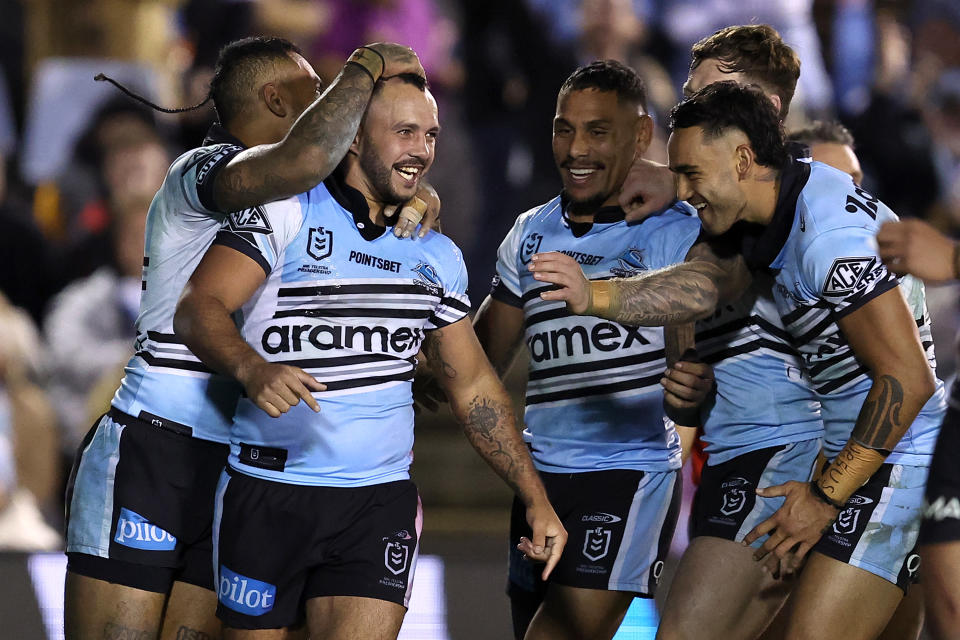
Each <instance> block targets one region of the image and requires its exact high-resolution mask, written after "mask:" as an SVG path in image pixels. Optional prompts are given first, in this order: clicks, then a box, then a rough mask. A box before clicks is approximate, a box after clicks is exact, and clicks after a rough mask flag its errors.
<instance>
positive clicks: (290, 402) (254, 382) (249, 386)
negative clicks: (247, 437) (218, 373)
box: [240, 362, 327, 418]
mask: <svg viewBox="0 0 960 640" xmlns="http://www.w3.org/2000/svg"><path fill="white" fill-rule="evenodd" d="M240 383H241V384H243V387H244V389H246V391H247V396H248V397H249V398H250V399H251V400H253V402H254V403H255V404H256V405H257V406H258V407H260V408H261V409H263V410H264V411H266V412H267V413H268V414H269V415H270V417H271V418H279V417H280V414H282V413H286V412H287V411H289V410H290V409H291V407H294V406H296V405H297V404H298V403H299V402H300V400H303V401H304V402H306V403H307V406H309V407H310V408H311V409H313V410H314V411H315V412H317V413H319V412H320V405H319V404H317V400H316V398H314V397H313V395H312V394H311V393H310V392H311V391H324V390H326V388H327V385H325V384H323V383H321V382H319V381H318V380H317V379H316V378H314V377H313V376H311V375H310V374H309V373H307V372H306V371H304V370H303V369H299V368H297V367H291V366H288V365H284V364H275V363H272V362H260V363H257V364H255V365H253V366H252V367H250V369H249V370H248V372H247V373H246V374H245V375H244V376H243V378H242V379H241V380H240Z"/></svg>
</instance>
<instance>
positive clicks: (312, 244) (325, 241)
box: [307, 227, 333, 260]
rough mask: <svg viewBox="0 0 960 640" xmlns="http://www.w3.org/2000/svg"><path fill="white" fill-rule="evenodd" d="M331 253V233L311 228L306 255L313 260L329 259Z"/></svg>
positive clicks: (322, 229) (321, 228)
mask: <svg viewBox="0 0 960 640" xmlns="http://www.w3.org/2000/svg"><path fill="white" fill-rule="evenodd" d="M331 253H333V231H329V230H327V229H324V228H323V227H311V229H310V237H309V238H308V239H307V255H308V256H310V257H311V258H313V259H314V260H323V259H324V258H329V257H330V254H331Z"/></svg>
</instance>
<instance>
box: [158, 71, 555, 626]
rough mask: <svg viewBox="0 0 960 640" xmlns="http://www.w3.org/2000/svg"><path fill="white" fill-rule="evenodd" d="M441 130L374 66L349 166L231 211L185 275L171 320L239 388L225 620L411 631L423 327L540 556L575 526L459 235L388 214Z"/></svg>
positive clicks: (401, 81) (223, 586)
mask: <svg viewBox="0 0 960 640" xmlns="http://www.w3.org/2000/svg"><path fill="white" fill-rule="evenodd" d="M438 131H439V124H438V120H437V105H436V102H435V101H434V99H433V97H432V95H431V94H430V92H429V91H427V90H426V88H425V82H424V81H423V79H422V78H421V77H420V76H417V75H401V76H398V77H396V78H392V79H390V80H387V81H383V82H381V83H380V84H378V85H377V89H376V90H375V92H374V97H373V99H372V100H371V102H370V106H369V107H368V109H367V112H366V115H365V116H364V119H363V122H362V124H361V126H360V130H359V133H358V134H357V136H356V139H355V140H354V141H353V143H352V144H351V146H350V149H349V152H348V154H347V156H346V158H345V159H344V161H343V163H342V165H341V166H340V168H339V169H338V171H337V172H336V173H334V174H333V175H332V176H331V177H330V178H328V179H327V180H326V181H324V182H323V183H322V184H321V185H319V186H317V187H316V188H314V189H312V190H310V191H309V192H307V193H305V194H302V195H300V196H298V197H296V198H291V199H288V200H286V201H283V202H278V203H274V204H272V205H270V206H269V207H267V208H266V210H265V215H264V217H263V218H262V219H260V220H258V221H257V224H256V226H255V227H254V226H253V225H246V226H242V225H241V224H240V223H241V222H242V219H241V218H240V217H239V215H237V214H235V215H233V216H231V221H230V222H228V223H226V224H225V226H224V228H223V231H222V232H221V233H220V234H219V235H218V236H217V239H216V240H215V241H214V243H213V245H212V247H211V248H210V250H209V251H208V252H207V254H206V256H205V257H204V258H203V260H202V261H201V263H200V264H199V266H198V267H197V270H196V271H195V273H194V274H193V275H192V276H191V278H190V281H189V283H188V285H187V288H186V289H185V290H184V295H183V298H182V299H181V301H180V303H179V306H178V310H177V315H176V318H175V326H176V329H177V332H178V334H180V335H182V336H183V337H184V340H185V342H186V343H187V344H188V345H189V346H190V347H191V348H192V349H193V351H194V352H195V353H197V354H198V355H199V356H200V358H201V360H203V361H204V362H206V363H207V364H208V365H209V366H211V367H212V368H213V369H214V370H217V371H220V372H222V373H225V374H228V375H230V376H232V377H234V378H236V379H237V380H238V381H240V382H241V383H242V384H243V386H244V388H245V390H246V394H245V396H244V397H242V398H241V400H240V402H239V404H238V407H237V413H236V416H235V418H234V423H233V426H232V428H231V440H230V442H231V452H230V457H229V466H228V469H227V470H226V471H225V472H224V474H223V476H222V477H221V481H220V485H219V489H218V492H217V507H216V516H215V532H214V537H215V544H216V553H217V556H216V569H217V574H218V582H217V584H218V588H219V591H218V595H219V605H218V609H217V612H218V615H219V616H220V617H221V619H222V620H223V621H224V623H225V636H226V637H227V638H237V637H244V638H247V637H249V638H259V637H264V638H266V637H278V636H277V633H278V632H277V631H276V630H277V629H283V628H285V627H289V626H290V625H294V624H297V623H298V621H300V620H301V619H302V618H304V617H305V618H306V621H307V627H308V629H309V633H310V636H311V637H315V638H330V639H334V638H342V639H344V640H346V639H350V640H364V639H387V638H395V637H396V636H397V634H398V633H399V630H400V625H401V623H402V621H403V616H404V614H405V611H406V609H405V607H406V605H407V602H408V599H409V596H410V589H411V585H412V582H413V574H414V568H415V564H416V558H417V552H418V548H419V539H420V532H421V522H422V518H421V512H420V503H419V498H418V494H417V490H416V487H415V486H414V485H413V483H412V482H411V481H410V479H409V473H408V468H409V465H410V462H411V459H412V451H411V450H412V446H413V407H412V396H411V384H410V381H411V380H412V379H413V375H414V368H415V365H416V360H415V357H416V354H417V352H418V350H419V349H420V346H421V343H422V344H423V348H424V351H425V352H427V354H428V357H429V361H430V362H431V364H432V365H433V367H434V375H435V376H436V378H437V380H438V381H439V383H440V384H441V386H442V387H443V389H444V391H445V392H446V394H447V396H448V397H449V399H450V402H451V406H452V409H453V413H454V415H455V417H456V418H457V420H458V421H459V422H460V423H461V425H462V426H463V429H464V432H465V434H466V436H467V438H468V439H469V440H470V442H471V444H472V445H473V446H474V447H475V448H476V450H477V451H478V452H479V453H480V455H481V456H483V457H484V459H485V460H486V461H487V462H488V463H489V464H490V466H491V467H493V468H494V470H496V471H497V473H499V474H500V475H501V476H502V477H503V479H504V480H505V481H506V482H507V483H508V484H509V485H510V486H511V488H512V489H514V491H515V492H516V493H517V495H518V497H519V499H520V500H521V502H522V503H523V504H524V507H525V516H526V521H527V523H528V524H529V525H530V527H531V530H532V535H530V536H529V538H527V539H524V540H523V541H522V542H521V547H522V549H523V551H524V552H525V553H526V554H527V555H529V556H530V557H531V558H533V559H535V560H538V561H544V562H546V568H545V569H544V571H543V573H544V575H545V576H547V575H549V573H550V571H551V570H552V569H553V567H554V565H555V564H556V562H557V560H558V559H559V556H560V552H561V550H562V548H563V545H564V542H565V539H566V533H565V532H564V529H563V527H562V525H561V524H560V521H559V519H558V518H557V516H556V514H555V513H554V512H553V509H552V508H551V506H550V503H549V500H548V499H547V496H546V492H545V491H544V488H543V485H542V484H541V483H540V480H539V478H538V477H537V474H536V471H535V469H534V467H533V464H532V462H531V460H530V455H529V453H528V452H527V450H526V447H525V446H524V444H523V441H522V440H521V438H520V434H519V433H518V432H517V431H516V429H515V424H514V416H513V410H512V406H511V402H510V399H509V397H508V396H507V394H506V391H505V390H504V388H503V386H502V384H501V383H500V381H499V380H498V379H497V377H496V374H495V373H494V371H493V369H492V368H491V366H490V364H489V362H488V361H487V359H486V357H485V356H484V355H483V351H482V350H481V349H480V346H479V344H478V342H477V340H476V337H475V335H474V332H473V328H472V326H471V324H470V321H469V318H468V313H469V310H470V305H469V301H468V299H467V296H466V285H467V282H466V277H467V276H466V269H465V267H464V264H463V259H462V256H461V254H460V251H459V250H458V249H457V248H456V246H455V245H454V244H453V243H452V242H451V241H450V240H449V239H447V238H446V237H444V236H442V235H440V234H437V233H430V234H428V235H426V237H424V238H422V239H420V240H418V241H417V242H416V243H409V242H404V241H402V240H399V239H397V238H396V237H395V236H394V235H393V234H391V233H389V232H387V230H386V227H387V226H389V225H391V224H392V223H393V220H392V219H390V218H388V217H386V216H385V214H384V207H385V206H386V205H398V204H400V203H402V202H404V201H406V200H408V199H410V198H411V197H413V196H414V194H415V193H416V191H417V188H418V185H419V183H420V181H421V180H422V179H423V176H424V174H425V173H426V172H427V171H428V170H429V168H430V166H431V164H432V163H433V159H434V150H435V143H436V138H437V133H438ZM235 313H239V314H240V317H242V319H243V320H242V325H241V326H240V329H239V331H238V329H237V327H236V326H235V325H234V322H233V319H232V318H233V314H235ZM291 366H292V367H302V368H303V369H304V370H306V371H307V375H310V376H312V377H315V378H318V379H322V380H323V381H324V383H325V385H326V389H325V391H323V392H320V393H317V394H316V397H317V398H318V399H319V403H318V405H319V406H314V405H313V403H311V406H310V407H307V406H305V405H304V404H300V403H299V402H298V401H299V399H300V396H299V394H298V393H297V392H296V391H295V390H294V389H291V388H290V387H289V385H288V384H287V383H285V382H284V375H285V374H284V370H285V369H287V368H289V367H291ZM298 370H299V369H298ZM311 409H312V411H311ZM276 416H279V418H278V419H274V417H276ZM244 630H247V631H244Z"/></svg>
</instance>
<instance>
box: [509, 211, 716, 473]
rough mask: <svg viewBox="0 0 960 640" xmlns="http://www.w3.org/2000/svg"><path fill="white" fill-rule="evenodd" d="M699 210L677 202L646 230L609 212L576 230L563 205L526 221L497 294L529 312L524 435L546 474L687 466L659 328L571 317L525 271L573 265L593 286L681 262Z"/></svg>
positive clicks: (515, 235)
mask: <svg viewBox="0 0 960 640" xmlns="http://www.w3.org/2000/svg"><path fill="white" fill-rule="evenodd" d="M691 213H692V209H690V208H689V207H687V205H685V204H683V203H678V204H676V205H674V206H673V207H671V208H670V209H667V210H665V211H663V212H662V213H660V214H659V215H654V216H651V217H649V218H646V219H645V220H643V221H642V222H640V223H638V224H627V223H626V222H625V221H624V220H623V212H622V211H621V210H620V209H617V208H614V207H610V208H604V209H601V210H600V211H599V212H598V213H597V216H596V218H595V222H594V223H593V224H592V225H590V224H583V223H576V222H570V221H569V220H568V219H567V218H566V216H565V215H564V211H563V203H562V202H561V198H560V197H557V198H554V199H553V200H551V201H550V202H548V203H546V204H544V205H541V206H539V207H537V208H535V209H531V210H530V211H528V212H526V213H524V214H522V215H521V216H520V217H519V218H517V221H516V223H515V224H514V226H513V228H512V229H511V230H510V232H509V233H508V234H507V236H506V238H505V239H504V241H503V243H502V244H501V245H500V249H499V252H498V256H497V276H496V278H495V279H494V289H493V292H492V294H491V295H492V296H493V297H494V298H496V299H497V300H500V301H501V302H504V303H506V304H509V305H512V306H514V307H518V308H520V307H522V308H523V311H524V326H525V340H526V344H527V347H528V349H529V351H530V364H529V381H528V383H527V391H526V411H525V427H526V428H525V429H524V432H523V437H524V439H525V440H526V442H527V443H528V444H529V445H530V447H531V450H532V454H533V460H534V462H535V464H536V466H537V468H538V469H540V470H542V471H547V472H553V473H564V472H567V473H570V472H583V471H597V470H603V469H637V470H648V471H666V470H670V469H678V468H679V467H680V441H679V436H678V435H677V432H676V430H674V429H673V428H672V424H671V423H669V421H668V420H666V419H665V418H664V416H663V408H662V402H663V391H662V388H661V387H660V379H661V378H662V377H663V372H664V369H665V368H666V363H665V362H664V353H663V330H662V329H661V328H660V327H630V326H625V325H621V324H618V323H616V322H612V321H609V320H605V319H602V318H596V317H592V316H578V315H571V314H570V313H569V311H567V308H566V305H565V304H564V303H563V302H555V301H549V302H548V301H544V300H541V299H540V293H541V292H543V291H545V290H547V288H549V287H551V286H552V285H544V284H543V283H541V282H539V281H537V280H534V278H533V274H532V272H530V271H528V270H527V265H528V264H529V263H530V258H531V256H532V255H533V254H534V253H540V252H547V251H560V252H563V253H566V254H567V255H570V256H572V257H574V258H575V259H576V260H577V262H579V263H580V266H581V267H582V268H583V270H584V273H585V274H586V276H587V278H590V279H592V280H598V279H605V278H610V277H627V276H631V275H636V274H638V273H642V272H643V271H645V270H648V269H658V268H661V267H665V266H667V265H670V264H673V263H676V262H680V261H682V260H683V259H684V257H685V256H686V253H687V251H688V249H689V248H690V246H691V245H692V243H693V241H694V240H695V239H696V238H697V235H698V234H699V230H700V224H699V221H698V220H697V218H696V217H695V216H693V215H691Z"/></svg>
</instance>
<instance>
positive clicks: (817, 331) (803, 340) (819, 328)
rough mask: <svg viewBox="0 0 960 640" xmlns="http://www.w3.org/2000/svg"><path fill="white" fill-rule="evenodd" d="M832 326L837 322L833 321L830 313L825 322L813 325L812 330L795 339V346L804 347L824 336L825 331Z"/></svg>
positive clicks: (824, 319)
mask: <svg viewBox="0 0 960 640" xmlns="http://www.w3.org/2000/svg"><path fill="white" fill-rule="evenodd" d="M831 324H835V322H834V320H833V316H832V315H830V314H829V313H828V314H827V315H826V316H825V317H824V318H823V320H821V321H820V322H818V323H816V324H815V325H813V326H812V327H811V328H810V329H807V331H806V333H804V334H802V335H799V336H797V337H796V338H795V339H794V340H795V342H794V344H798V345H804V344H808V343H810V342H812V341H813V339H814V338H816V337H817V336H819V335H822V334H823V332H824V330H825V329H826V328H827V327H829V326H830V325H831Z"/></svg>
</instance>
